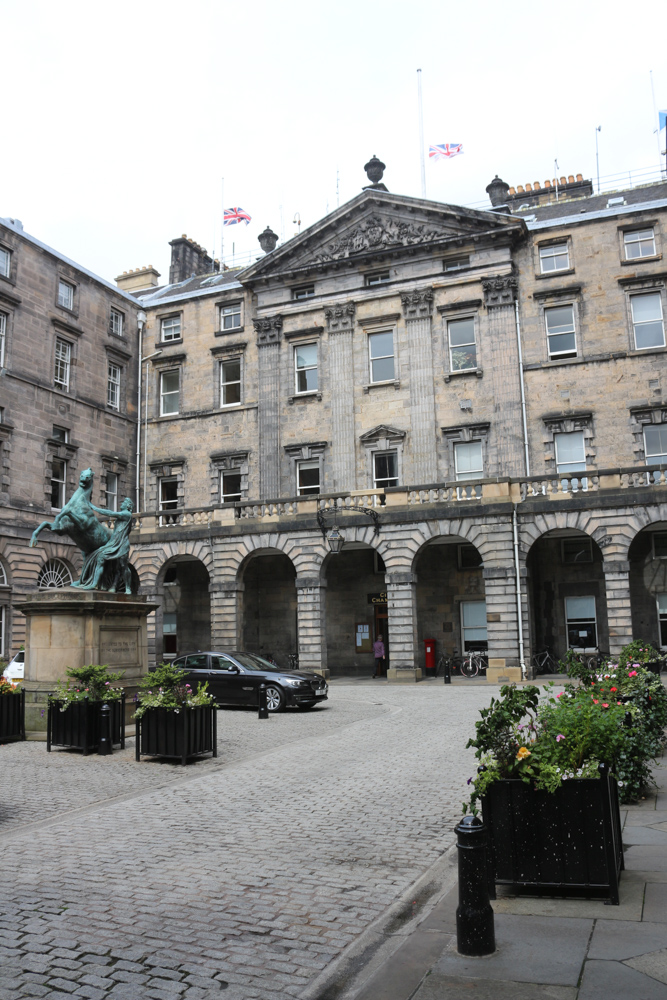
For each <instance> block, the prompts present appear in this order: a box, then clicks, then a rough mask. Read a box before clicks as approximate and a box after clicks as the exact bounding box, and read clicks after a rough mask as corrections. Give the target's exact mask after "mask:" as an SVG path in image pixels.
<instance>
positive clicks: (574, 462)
mask: <svg viewBox="0 0 667 1000" xmlns="http://www.w3.org/2000/svg"><path fill="white" fill-rule="evenodd" d="M554 441H555V443H556V465H557V468H558V471H559V472H561V471H562V472H577V471H583V470H585V468H586V452H585V450H584V432H583V431H572V433H571V434H555V435H554ZM563 466H565V467H566V468H563Z"/></svg>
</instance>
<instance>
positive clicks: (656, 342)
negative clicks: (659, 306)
mask: <svg viewBox="0 0 667 1000" xmlns="http://www.w3.org/2000/svg"><path fill="white" fill-rule="evenodd" d="M635 342H636V344H637V350H638V351H641V350H643V349H644V348H647V347H663V346H664V343H665V331H664V329H663V326H662V321H660V322H657V323H642V324H641V325H640V326H636V327H635Z"/></svg>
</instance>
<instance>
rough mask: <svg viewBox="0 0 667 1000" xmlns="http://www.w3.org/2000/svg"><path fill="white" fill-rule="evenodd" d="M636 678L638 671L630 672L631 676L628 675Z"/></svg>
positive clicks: (629, 675)
mask: <svg viewBox="0 0 667 1000" xmlns="http://www.w3.org/2000/svg"><path fill="white" fill-rule="evenodd" d="M636 676H637V671H636V670H631V671H630V672H629V674H628V677H636Z"/></svg>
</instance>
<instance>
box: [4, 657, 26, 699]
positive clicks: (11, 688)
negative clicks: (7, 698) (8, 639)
mask: <svg viewBox="0 0 667 1000" xmlns="http://www.w3.org/2000/svg"><path fill="white" fill-rule="evenodd" d="M6 666H7V664H6V663H5V664H3V662H2V660H0V694H20V693H21V685H20V681H9V680H7V678H6V677H3V676H2V671H3V670H4V669H5V667H6Z"/></svg>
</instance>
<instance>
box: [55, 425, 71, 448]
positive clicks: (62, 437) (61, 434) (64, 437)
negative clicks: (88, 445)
mask: <svg viewBox="0 0 667 1000" xmlns="http://www.w3.org/2000/svg"><path fill="white" fill-rule="evenodd" d="M51 438H52V440H53V441H60V442H61V444H69V430H68V429H67V427H61V426H60V424H52V425H51Z"/></svg>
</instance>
